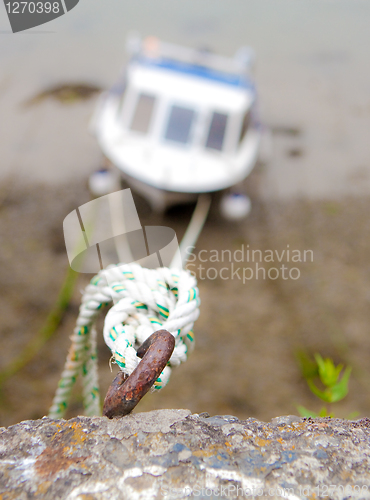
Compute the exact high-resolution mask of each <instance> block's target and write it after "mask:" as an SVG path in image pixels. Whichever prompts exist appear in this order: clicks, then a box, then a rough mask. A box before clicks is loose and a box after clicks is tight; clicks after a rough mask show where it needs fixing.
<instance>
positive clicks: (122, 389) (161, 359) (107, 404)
mask: <svg viewBox="0 0 370 500" xmlns="http://www.w3.org/2000/svg"><path fill="white" fill-rule="evenodd" d="M174 348H175V338H174V336H173V335H172V334H171V333H170V332H168V331H167V330H158V331H157V332H154V333H153V334H152V335H150V337H148V338H147V339H146V341H145V342H143V344H142V345H141V346H140V347H139V349H138V351H137V355H138V356H139V357H140V358H142V360H141V361H140V363H139V364H138V366H137V367H136V368H135V370H134V371H133V372H132V373H131V375H130V376H127V375H126V374H125V373H123V372H122V371H120V372H119V373H118V375H117V376H116V377H115V379H114V380H113V382H112V383H111V385H110V387H109V389H108V392H107V395H106V396H105V400H104V405H103V415H104V416H106V417H108V418H114V417H123V416H124V415H127V414H128V413H130V412H131V411H132V410H133V409H134V408H135V406H136V405H137V404H138V402H139V401H140V400H141V398H142V397H143V396H145V394H146V393H147V392H148V391H149V389H150V388H151V387H152V385H153V384H154V382H155V381H156V379H157V378H158V377H159V375H160V373H161V372H162V370H163V369H164V367H165V366H166V364H167V362H168V360H169V359H170V357H171V355H172V353H173V350H174Z"/></svg>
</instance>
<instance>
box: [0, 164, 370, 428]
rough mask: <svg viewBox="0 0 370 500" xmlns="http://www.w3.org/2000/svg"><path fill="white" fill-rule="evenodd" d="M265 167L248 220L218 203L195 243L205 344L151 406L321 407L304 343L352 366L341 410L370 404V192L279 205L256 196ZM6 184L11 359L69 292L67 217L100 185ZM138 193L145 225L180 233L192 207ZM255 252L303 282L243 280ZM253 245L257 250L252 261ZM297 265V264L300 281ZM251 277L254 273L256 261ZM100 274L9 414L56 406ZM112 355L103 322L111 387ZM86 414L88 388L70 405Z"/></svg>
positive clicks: (4, 396)
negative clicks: (72, 343)
mask: <svg viewBox="0 0 370 500" xmlns="http://www.w3.org/2000/svg"><path fill="white" fill-rule="evenodd" d="M259 175H260V172H259V170H258V169H257V170H256V171H255V173H254V174H253V175H252V177H251V178H250V179H249V181H248V184H247V189H248V190H249V192H250V194H251V196H252V198H253V210H252V213H251V215H250V217H249V218H248V219H246V220H245V221H244V222H243V223H237V224H230V223H229V222H226V221H223V220H222V219H221V218H220V217H219V214H218V208H217V203H216V202H215V203H214V204H213V206H212V211H211V214H210V217H209V219H208V221H207V223H206V226H205V228H204V231H203V233H202V235H201V237H200V240H199V243H198V245H197V249H198V250H197V251H198V252H199V250H201V249H203V250H204V252H203V253H202V254H200V255H199V254H198V253H197V251H195V252H194V259H195V257H196V259H195V260H194V262H192V264H194V265H195V268H194V267H193V268H192V271H194V270H196V272H197V274H198V278H199V288H200V295H201V300H202V305H201V315H200V318H199V320H198V321H197V323H196V328H195V335H196V349H195V351H194V353H193V354H192V355H191V356H190V357H189V360H188V361H187V362H186V363H185V364H183V365H182V366H180V367H179V368H177V369H176V370H174V371H173V374H172V377H171V380H170V382H169V385H168V386H167V387H166V388H165V389H164V390H163V391H162V392H161V393H158V394H153V395H148V396H146V397H145V398H144V400H143V401H142V402H141V403H140V404H139V406H138V407H137V408H138V411H140V410H141V411H143V410H149V409H153V408H189V409H190V410H191V411H192V412H202V411H207V412H209V413H210V414H232V415H236V416H238V417H240V418H244V417H249V416H253V417H255V418H258V419H263V420H268V419H270V418H272V417H274V416H276V415H281V414H292V413H293V414H294V413H297V409H296V405H298V404H303V405H304V406H306V407H308V408H310V409H312V410H319V409H320V407H321V404H320V402H319V401H318V400H316V398H315V397H314V396H313V395H312V394H311V393H310V391H309V390H308V388H307V385H306V383H305V381H304V380H303V378H302V376H301V374H300V370H299V368H298V365H297V362H296V359H295V354H296V352H297V350H299V349H304V350H305V351H306V352H308V353H310V354H313V353H315V352H319V353H321V354H322V355H323V356H330V357H332V358H333V359H334V360H335V362H336V363H339V362H344V363H345V364H350V365H351V366H352V367H353V375H352V376H351V381H350V392H349V395H348V396H347V397H346V399H344V400H343V402H341V403H339V404H337V405H336V406H337V409H335V405H334V411H335V414H336V416H340V417H346V416H348V415H349V414H350V413H351V412H353V411H355V410H356V411H358V412H359V415H360V416H366V415H368V414H369V412H370V398H369V389H368V388H369V386H370V384H369V382H370V371H369V352H370V345H369V343H370V340H369V339H370V337H369V335H368V325H369V321H370V308H369V301H370V285H369V269H370V267H369V251H368V249H369V243H370V240H369V234H370V231H369V224H370V222H369V219H368V213H369V209H370V199H369V198H366V197H363V198H357V199H354V198H350V197H348V198H346V199H345V200H342V201H340V202H339V201H332V200H331V201H330V200H328V201H324V200H323V201H320V202H317V201H316V202H312V201H295V202H270V203H266V202H265V201H262V200H261V199H259V197H258V196H256V192H257V188H258V183H259V179H258V177H259ZM1 194H2V196H1V212H0V215H1V217H0V230H1V234H2V235H4V236H5V237H4V238H2V245H1V248H0V261H1V267H2V273H1V278H0V279H1V284H0V285H1V286H0V294H1V301H0V308H1V310H0V316H1V334H0V365H1V366H2V367H3V366H5V365H6V364H7V362H9V361H10V360H11V359H13V358H14V357H16V356H17V353H19V350H20V349H21V348H22V346H24V343H25V342H27V341H29V340H30V339H32V338H33V337H34V336H35V335H36V333H37V332H38V330H39V329H40V328H41V327H42V326H43V324H44V322H45V319H46V316H47V314H48V312H49V311H50V309H51V307H52V306H53V304H54V301H55V300H56V297H57V294H58V291H59V288H60V286H61V283H62V281H63V278H64V276H65V273H66V270H67V266H68V263H67V257H66V254H65V249H64V241H63V234H62V221H63V219H64V217H65V215H66V214H67V213H69V211H71V210H72V209H73V208H75V206H77V205H80V204H82V203H84V202H86V201H87V200H88V199H89V193H88V192H87V189H86V187H85V184H84V183H83V182H77V183H74V184H66V185H64V186H59V187H58V188H56V187H50V186H49V187H45V186H43V187H42V186H37V185H34V186H32V187H29V188H27V189H23V190H22V189H19V187H18V186H17V184H16V183H14V182H13V183H11V184H7V185H5V184H3V185H2V190H1ZM136 203H137V206H138V210H139V213H140V217H141V221H142V223H143V224H146V225H156V224H162V225H167V226H170V227H173V228H174V229H175V230H176V232H177V235H178V238H179V239H180V238H181V235H182V233H183V232H184V230H185V227H186V224H187V221H188V220H189V216H190V213H191V209H190V207H189V208H185V209H177V210H173V211H172V212H170V213H168V214H167V215H166V216H165V218H164V219H163V218H158V217H156V216H153V215H151V214H150V211H149V208H148V206H147V205H146V204H145V202H143V201H142V200H140V199H139V198H136ZM358 235H361V238H359V237H358ZM248 245H249V246H248ZM288 245H289V247H288ZM288 248H289V249H290V251H291V253H290V255H289V258H288V254H287V250H288ZM243 249H244V250H243ZM248 249H249V250H250V251H252V250H257V249H258V250H261V252H262V255H263V256H266V255H268V252H266V251H268V250H272V251H273V253H274V254H275V257H274V261H273V262H265V261H264V262H262V263H260V264H259V266H260V267H263V268H264V269H265V271H266V272H267V273H268V272H269V270H271V268H273V267H275V268H281V266H282V265H285V266H286V269H287V270H286V271H285V277H287V276H288V275H289V271H290V270H292V268H297V269H298V270H299V274H300V277H299V279H283V275H282V273H281V271H280V273H279V274H280V276H279V278H278V279H269V278H268V274H266V279H264V278H263V273H262V271H261V270H260V271H259V274H258V279H256V277H255V276H254V277H253V279H246V280H245V282H244V283H243V269H244V268H253V269H254V270H255V266H256V263H257V264H258V262H256V261H258V256H259V253H255V254H254V256H255V262H252V261H251V259H252V254H251V253H250V255H249V262H248V254H247V250H248ZM222 250H224V253H223V254H222ZM293 250H296V251H297V250H299V251H300V252H302V255H303V251H304V250H312V255H313V262H311V260H312V259H311V254H308V253H307V254H306V257H307V259H306V262H293V261H292V256H293ZM215 251H217V252H218V260H219V262H211V261H210V258H211V255H213V260H215V258H216V257H215V256H216V253H215ZM243 251H244V261H243V262H240V260H241V258H242V253H243ZM275 251H277V254H276V252H275ZM283 251H285V254H284V257H282V252H283ZM222 255H223V256H224V258H223V261H222ZM230 255H231V261H230V257H229V256H230ZM295 255H298V254H297V253H296V254H295ZM277 256H278V257H279V258H281V259H282V261H281V262H279V261H278V257H277ZM207 258H208V262H204V260H206V259H207ZM192 259H193V258H192ZM199 266H203V269H200V268H199ZM233 266H234V267H233ZM222 268H224V271H221V269H222ZM238 268H240V271H239V273H238V271H237V269H238ZM232 272H234V276H233V279H231V276H232ZM207 273H208V276H209V278H210V279H209V278H207ZM286 273H287V274H286ZM297 274H298V273H297V271H292V276H293V278H295V277H296V276H297ZM221 275H222V277H223V278H229V279H222V277H221ZM245 276H246V277H251V271H246V274H245ZM270 276H271V277H272V278H274V277H275V276H276V271H270ZM202 277H203V279H202ZM204 278H206V279H204ZM87 279H88V275H81V276H80V277H79V279H78V283H77V285H76V288H75V293H74V296H73V300H72V302H71V304H70V306H69V307H68V309H67V311H66V313H65V315H64V317H63V320H62V323H61V325H60V327H59V328H58V329H57V331H56V333H55V335H54V336H53V338H52V339H51V340H50V341H49V342H47V344H46V345H45V346H44V347H43V348H42V349H41V350H40V352H39V354H38V355H37V356H36V357H35V358H34V360H33V361H32V362H31V363H30V364H29V365H28V366H27V367H26V368H24V369H23V370H21V371H20V372H19V373H18V374H17V375H15V376H14V377H13V378H11V379H10V380H8V381H7V382H6V383H5V384H4V386H3V388H2V392H1V400H0V421H1V424H2V425H10V424H13V423H16V422H18V421H20V420H24V419H29V418H38V417H41V416H43V415H44V414H46V413H47V411H48V407H49V406H50V404H51V400H52V397H53V394H54V391H55V388H56V385H57V382H58V380H59V376H60V373H61V370H62V367H63V363H64V359H65V356H66V354H67V350H68V347H69V335H70V334H71V332H72V329H73V327H74V322H75V319H76V317H77V313H78V307H79V300H80V290H82V289H83V287H84V285H85V284H86V283H87ZM109 357H110V352H109V350H108V348H107V347H106V346H105V344H104V342H103V339H102V335H101V325H100V335H99V365H100V379H101V391H102V394H103V395H104V394H105V392H106V390H107V388H108V386H109V384H110V382H111V380H112V379H113V376H114V374H111V373H110V371H109V366H108V360H109ZM81 411H82V407H81V397H80V394H79V392H78V391H76V393H75V394H74V396H73V398H72V401H71V406H70V410H69V413H68V415H69V416H72V415H76V414H79V413H81Z"/></svg>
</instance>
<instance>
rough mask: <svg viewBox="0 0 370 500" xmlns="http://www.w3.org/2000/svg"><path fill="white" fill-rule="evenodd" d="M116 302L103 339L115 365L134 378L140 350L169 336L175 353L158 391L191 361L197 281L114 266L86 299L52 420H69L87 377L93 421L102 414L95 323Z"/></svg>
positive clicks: (183, 274)
mask: <svg viewBox="0 0 370 500" xmlns="http://www.w3.org/2000/svg"><path fill="white" fill-rule="evenodd" d="M112 300H113V301H114V302H115V305H113V307H112V308H111V309H110V310H109V311H108V313H107V316H106V318H105V324H104V331H103V334H104V339H105V342H106V344H107V345H108V347H109V348H110V349H111V351H112V356H113V359H114V362H115V363H117V364H118V366H119V367H120V369H121V370H122V371H123V372H125V373H126V374H128V375H130V374H131V373H132V372H133V370H134V369H135V368H136V366H137V365H138V363H139V362H140V358H139V357H138V356H137V354H136V350H137V349H138V347H139V346H140V345H141V344H142V343H143V342H144V341H145V340H146V339H147V338H148V337H149V336H150V335H151V334H152V333H154V332H155V331H157V330H160V329H166V330H168V331H169V332H170V333H171V334H172V335H173V336H174V337H175V349H174V351H173V354H172V356H171V358H170V360H169V363H168V365H167V366H166V367H165V369H164V370H163V372H162V373H161V374H160V376H159V377H158V379H157V380H156V382H155V383H154V386H153V390H154V391H155V390H160V389H162V388H163V387H164V386H165V385H166V384H167V382H168V380H169V377H170V374H171V369H172V368H173V367H174V366H178V365H179V364H180V363H182V362H184V361H186V359H187V356H188V354H189V353H190V352H191V351H192V349H193V347H194V336H193V332H192V328H193V325H194V322H195V321H196V319H197V318H198V316H199V304H200V300H199V291H198V288H197V286H196V280H195V278H194V277H193V276H192V275H191V274H190V273H189V272H188V271H184V270H178V269H169V268H159V269H145V268H142V267H141V266H140V265H138V264H118V265H111V266H109V267H107V268H106V269H104V270H102V271H101V272H100V273H99V274H98V275H97V276H95V277H94V278H93V279H92V280H91V282H90V284H89V285H88V286H87V287H86V289H85V292H84V294H83V297H82V304H81V307H80V313H79V316H78V318H77V326H76V328H75V330H74V334H73V336H72V347H71V349H70V352H69V355H68V358H67V361H66V365H65V368H64V371H63V373H62V378H61V381H60V383H59V387H58V389H57V391H56V395H55V398H54V401H53V405H52V407H51V410H50V413H49V416H51V417H53V418H60V417H61V416H63V415H64V412H65V409H66V407H67V402H68V399H69V396H70V392H71V389H72V386H73V384H74V382H75V380H76V378H77V375H78V374H79V373H81V372H82V374H83V385H84V405H85V408H86V413H87V414H88V415H97V414H100V402H99V389H98V377H97V360H96V340H95V334H94V326H93V325H94V322H95V320H96V317H97V315H98V313H99V310H100V309H101V307H102V306H104V305H108V304H109V303H110V302H112Z"/></svg>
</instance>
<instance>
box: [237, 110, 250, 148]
mask: <svg viewBox="0 0 370 500" xmlns="http://www.w3.org/2000/svg"><path fill="white" fill-rule="evenodd" d="M250 123H251V112H250V110H248V111H247V112H246V113H245V115H244V118H243V123H242V128H241V130H240V137H239V144H240V143H241V142H242V140H243V139H244V137H245V134H246V133H247V130H248V128H249V125H250Z"/></svg>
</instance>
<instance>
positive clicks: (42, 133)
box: [0, 0, 370, 198]
mask: <svg viewBox="0 0 370 500" xmlns="http://www.w3.org/2000/svg"><path fill="white" fill-rule="evenodd" d="M369 19H370V3H369V2H367V1H365V0H340V1H335V2H334V1H329V0H326V1H325V0H294V1H293V0H279V1H278V2H277V1H276V0H228V1H227V2H226V0H202V1H201V2H199V0H186V1H185V0H156V1H153V0H140V1H139V2H133V1H131V2H128V1H127V0H105V1H104V2H103V1H102V0H100V1H99V0H80V3H79V4H78V5H77V6H76V8H75V9H73V10H72V11H71V12H69V13H68V14H67V15H65V16H62V17H61V18H58V19H56V20H55V21H52V22H51V23H48V24H46V25H42V26H40V27H38V28H35V29H33V30H30V31H27V32H23V33H19V34H14V35H13V34H11V33H10V27H9V24H8V20H7V18H6V13H5V7H3V6H2V5H1V6H0V58H1V69H0V113H1V125H0V127H1V137H2V139H1V143H0V154H1V158H2V166H1V167H0V169H1V174H2V177H4V176H8V175H9V174H16V175H17V176H18V177H21V178H23V179H28V180H29V181H32V180H38V181H39V180H43V181H45V182H52V183H53V182H62V181H63V180H67V179H69V178H70V177H73V176H77V175H87V174H88V173H89V172H90V171H92V170H93V169H94V168H95V167H96V166H97V164H98V163H99V151H98V148H97V147H96V144H95V141H94V139H93V138H92V137H91V136H89V135H88V133H87V127H88V120H89V116H90V115H91V113H92V110H93V107H94V102H93V101H90V102H88V103H84V104H75V105H70V106H68V107H62V106H61V105H60V104H58V103H53V102H45V103H43V104H41V105H39V106H35V107H33V108H28V109H26V108H24V107H23V106H22V103H23V102H24V101H25V100H27V99H28V98H29V97H31V96H32V95H33V94H35V93H36V92H38V91H40V90H42V89H44V88H45V87H48V86H50V85H53V84H56V83H61V82H76V81H83V82H92V83H97V84H99V85H101V86H103V87H106V86H109V85H111V84H112V83H113V82H114V80H115V78H116V77H117V75H118V73H119V71H120V68H121V67H122V65H123V63H124V62H125V60H126V54H125V39H126V36H127V33H128V32H129V31H130V30H137V31H139V32H140V33H141V34H143V35H148V34H150V35H156V36H158V37H160V38H162V39H163V40H167V41H171V42H175V43H180V44H184V45H190V46H194V47H200V46H207V47H211V48H212V49H214V50H215V51H217V52H220V53H221V54H225V55H229V56H231V55H232V54H233V53H234V52H235V50H236V49H237V48H238V47H239V46H241V45H246V44H247V45H251V46H252V47H253V48H254V49H255V51H256V54H257V66H256V71H255V74H256V79H257V84H258V88H259V93H260V99H261V114H262V119H263V121H264V122H265V123H266V124H267V125H269V126H271V127H273V131H274V133H273V135H272V161H270V162H269V164H268V166H267V167H266V168H265V170H264V171H262V172H261V179H262V183H261V194H262V195H263V196H266V197H269V196H273V197H283V198H286V197H296V196H298V197H299V196H310V197H326V196H342V195H343V194H348V193H349V194H367V193H369V191H370V162H369V160H368V159H369V158H370V141H368V139H367V138H368V129H369V126H370V97H369V93H368V89H369V87H370V65H369V64H368V47H369V42H370V33H369V30H368V26H369ZM292 128H293V129H296V132H297V134H295V135H294V134H292V133H289V129H292Z"/></svg>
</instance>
